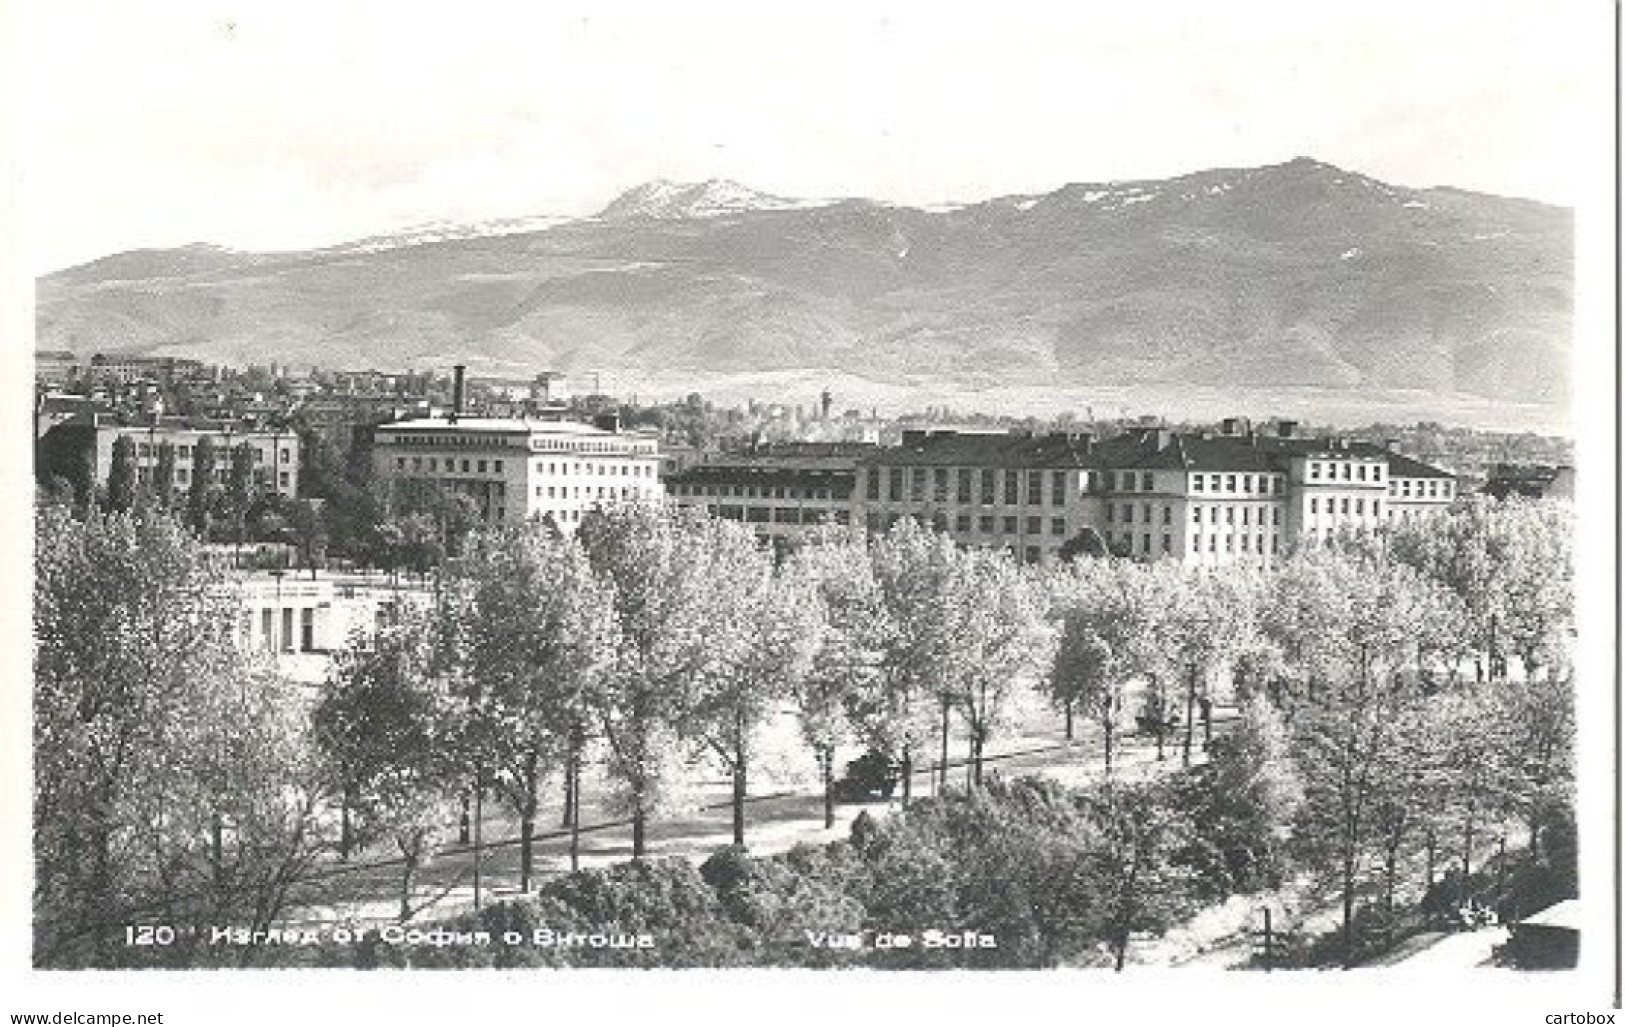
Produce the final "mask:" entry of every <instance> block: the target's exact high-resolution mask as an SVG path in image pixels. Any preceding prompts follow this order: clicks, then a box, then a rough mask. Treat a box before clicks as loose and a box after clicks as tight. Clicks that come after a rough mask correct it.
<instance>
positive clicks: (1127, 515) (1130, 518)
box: [1123, 503, 1134, 524]
mask: <svg viewBox="0 0 1625 1027" xmlns="http://www.w3.org/2000/svg"><path fill="white" fill-rule="evenodd" d="M1123 523H1124V524H1133V523H1134V504H1133V503H1124V504H1123Z"/></svg>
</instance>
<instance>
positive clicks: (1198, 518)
mask: <svg viewBox="0 0 1625 1027" xmlns="http://www.w3.org/2000/svg"><path fill="white" fill-rule="evenodd" d="M1191 520H1192V521H1194V522H1195V523H1197V524H1201V523H1202V508H1201V507H1199V506H1193V507H1191Z"/></svg>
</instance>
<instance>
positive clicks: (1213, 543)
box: [1207, 535, 1219, 553]
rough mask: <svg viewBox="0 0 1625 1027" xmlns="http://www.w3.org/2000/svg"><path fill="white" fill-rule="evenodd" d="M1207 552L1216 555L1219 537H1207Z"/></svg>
mask: <svg viewBox="0 0 1625 1027" xmlns="http://www.w3.org/2000/svg"><path fill="white" fill-rule="evenodd" d="M1207 551H1208V552H1210V553H1217V552H1218V551H1219V536H1217V535H1209V536H1208V537H1207Z"/></svg>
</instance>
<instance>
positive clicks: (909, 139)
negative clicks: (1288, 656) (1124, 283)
mask: <svg viewBox="0 0 1625 1027" xmlns="http://www.w3.org/2000/svg"><path fill="white" fill-rule="evenodd" d="M0 2H5V0H0ZM9 2H10V3H11V5H12V6H11V9H10V12H9V13H10V15H11V17H12V19H13V21H14V23H15V31H13V32H11V33H8V35H9V37H10V38H12V39H13V41H14V42H13V51H14V52H13V54H12V56H13V57H14V58H15V60H14V61H12V62H11V64H12V67H11V72H10V73H11V75H12V79H13V81H12V82H10V83H9V84H8V85H7V95H9V96H10V97H11V98H12V99H13V100H14V101H20V102H14V103H13V104H12V105H11V106H12V108H13V114H14V118H13V120H12V123H11V128H12V133H13V135H12V139H13V142H12V145H13V146H14V147H15V150H16V156H17V157H18V158H19V159H18V160H16V161H14V164H15V168H14V171H13V175H14V176H15V177H14V180H13V186H14V188H15V189H16V191H17V196H19V197H20V200H18V201H17V202H16V203H15V206H16V207H18V208H19V209H20V210H21V212H22V213H21V218H20V220H21V222H22V224H21V231H22V233H23V235H22V239H23V240H24V248H25V252H26V257H25V260H26V262H27V264H28V266H29V268H30V270H31V271H32V272H33V273H41V272H44V271H48V270H51V269H54V268H58V267H62V266H66V265H69V264H73V263H79V262H82V261H85V260H88V259H92V258H95V257H97V256H101V255H104V254H107V253H112V252H119V251H123V250H128V249H134V248H138V247H145V246H175V245H183V244H186V243H190V242H195V241H206V242H211V243H216V244H220V245H225V246H230V247H233V248H239V249H286V248H300V247H306V246H314V245H326V244H331V243H335V242H339V241H344V240H347V239H354V238H358V237H362V236H366V235H369V234H374V233H379V232H385V231H389V230H392V229H399V228H402V227H406V226H410V225H415V224H422V223H425V222H432V221H440V220H450V221H478V220H484V219H491V218H502V217H514V216H522V215H536V214H563V215H583V214H589V213H592V212H593V211H596V210H597V209H599V208H601V207H602V206H603V205H604V204H606V203H607V202H608V201H609V200H611V199H612V198H613V197H614V196H616V195H618V194H619V193H620V192H622V191H623V190H625V189H627V188H630V187H631V186H634V185H636V184H638V183H641V182H644V181H648V180H650V179H654V178H667V179H673V180H679V181H693V180H700V179H705V178H712V177H722V178H731V179H734V180H737V181H739V182H742V183H744V184H746V185H749V186H751V187H753V188H756V189H761V190H763V191H766V192H771V193H776V194H779V195H785V196H795V197H828V196H867V197H872V198H876V199H883V200H890V201H893V202H898V203H910V204H931V203H941V202H953V201H966V200H976V199H981V198H985V197H988V196H993V195H1001V194H1008V193H1016V192H1040V191H1048V190H1051V189H1054V188H1057V187H1058V186H1060V185H1063V184H1065V183H1067V182H1078V181H1110V180H1117V179H1132V178H1158V177H1166V176H1172V175H1177V174H1182V173H1185V172H1189V171H1195V170H1200V169H1203V168H1209V167H1221V166H1252V165H1259V164H1267V163H1275V162H1279V161H1284V160H1288V159H1291V158H1292V157H1295V156H1299V155H1307V156H1312V157H1315V158H1317V159H1320V160H1324V161H1328V162H1330V163H1333V164H1337V165H1338V166H1340V167H1344V168H1347V169H1350V170H1354V171H1359V172H1363V173H1365V174H1369V175H1372V176H1374V177H1377V178H1380V179H1383V180H1384V181H1388V182H1392V183H1396V184H1401V185H1411V186H1431V185H1439V184H1448V185H1455V186H1459V187H1463V188H1470V189H1476V190H1481V191H1485V192H1493V193H1500V194H1503V195H1513V196H1523V197H1529V198H1533V199H1540V200H1544V201H1547V202H1552V203H1559V204H1565V205H1570V204H1572V203H1573V202H1574V200H1575V197H1576V195H1577V194H1578V192H1579V191H1580V190H1581V189H1582V188H1583V184H1582V183H1581V182H1580V176H1581V174H1582V172H1583V171H1584V167H1583V162H1578V161H1576V159H1575V154H1576V153H1577V152H1578V148H1579V147H1581V146H1583V145H1584V142H1585V136H1584V135H1583V134H1582V128H1581V126H1582V123H1583V122H1584V120H1585V119H1584V116H1583V112H1584V111H1586V110H1588V109H1589V108H1588V107H1587V103H1588V102H1589V101H1590V99H1591V98H1592V97H1594V95H1595V94H1596V93H1597V92H1598V87H1599V85H1603V86H1606V85H1607V82H1606V81H1604V80H1603V79H1601V78H1599V72H1600V73H1602V74H1606V72H1607V69H1606V67H1605V66H1603V65H1602V64H1601V63H1600V62H1598V61H1594V60H1590V59H1588V58H1587V57H1586V56H1585V55H1586V54H1591V53H1594V52H1595V53H1601V54H1603V55H1604V57H1605V58H1606V54H1607V53H1608V52H1610V51H1608V50H1607V49H1604V50H1602V51H1597V46H1598V45H1602V46H1604V47H1605V48H1606V47H1608V46H1611V43H1610V41H1609V40H1608V39H1607V38H1605V37H1600V36H1599V35H1598V33H1597V32H1596V31H1595V30H1596V28H1597V27H1598V26H1597V24H1596V22H1597V19H1596V18H1595V17H1593V18H1592V19H1591V21H1592V23H1593V24H1591V25H1583V24H1581V23H1580V17H1581V14H1580V12H1581V11H1582V10H1588V11H1589V12H1590V13H1591V14H1593V15H1595V14H1599V13H1600V14H1606V13H1607V8H1608V5H1606V4H1597V3H1594V2H1586V0H1561V2H1535V0H1519V2H1509V0H1474V2H1471V3H1465V2H1463V3H1457V2H1444V0H1428V2H1418V0H1405V2H1403V3H1400V2H1394V0H1361V2H1360V3H1358V4H1341V5H1324V4H1305V3H1292V4H1287V3H1276V2H1262V0H1255V2H1248V0H1232V2H1227V3H1225V4H1213V3H1211V2H1202V3H1197V2H1172V0H1165V2H1163V3H1160V4H1157V5H1151V4H1143V3H1142V4H1123V3H1121V2H1113V3H1071V4H1060V3H1047V2H1045V3H1040V2H1027V0H1003V2H1000V3H997V4H994V3H958V4H953V3H937V4H909V3H887V4H876V3H855V2H854V3H842V2H829V0H825V2H820V3H798V2H781V3H773V4H760V3H758V4H746V3H738V4H732V3H719V2H714V0H685V2H683V3H666V4H656V3H644V2H639V3H630V2H618V3H617V2H614V0H608V2H606V0H596V2H592V3H575V2H571V3H563V2H551V0H546V2H543V0H526V2H513V3H509V2H495V0H485V2H482V0H463V2H459V3H455V4H453V3H445V4H427V3H417V2H403V0H394V2H358V0H323V2H319V3H312V2H304V0H269V2H262V0H141V2H136V0H9ZM1603 27H1606V26H1603Z"/></svg>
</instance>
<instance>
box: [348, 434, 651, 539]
mask: <svg viewBox="0 0 1625 1027" xmlns="http://www.w3.org/2000/svg"><path fill="white" fill-rule="evenodd" d="M372 460H373V471H374V473H375V475H376V477H377V479H378V480H379V481H383V482H388V483H390V484H391V485H392V486H400V485H402V484H404V483H406V482H414V481H415V482H424V483H428V484H432V485H435V486H438V487H440V488H443V489H446V490H447V491H450V492H453V493H458V494H461V495H466V496H468V497H470V498H471V499H472V500H473V501H474V504H475V506H476V507H477V508H478V510H479V512H480V516H481V517H482V518H483V519H484V520H486V521H487V522H489V523H501V522H514V523H516V522H519V521H524V520H527V519H532V518H534V519H537V520H544V521H550V522H552V523H553V524H554V525H556V526H557V527H558V528H559V529H560V530H562V531H565V532H572V531H574V530H575V527H576V526H577V525H578V524H579V523H580V522H581V517H582V514H583V512H584V511H586V510H588V509H590V508H592V507H593V506H595V505H598V504H604V503H610V502H614V501H617V500H630V499H652V498H657V497H659V496H661V495H662V494H663V489H662V487H661V482H660V474H659V471H660V451H659V443H658V442H657V440H656V439H655V438H654V437H653V436H652V435H647V434H644V433H641V432H627V431H622V430H621V429H620V427H619V425H618V424H616V423H615V422H614V420H613V418H609V419H604V420H602V421H601V422H600V423H598V424H592V425H589V424H579V423H576V422H571V421H533V420H520V419H507V418H488V417H459V416H456V415H448V416H447V417H444V418H419V419H415V420H410V421H400V422H396V423H393V424H383V425H379V426H378V427H377V428H375V429H374V431H373V439H372Z"/></svg>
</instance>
